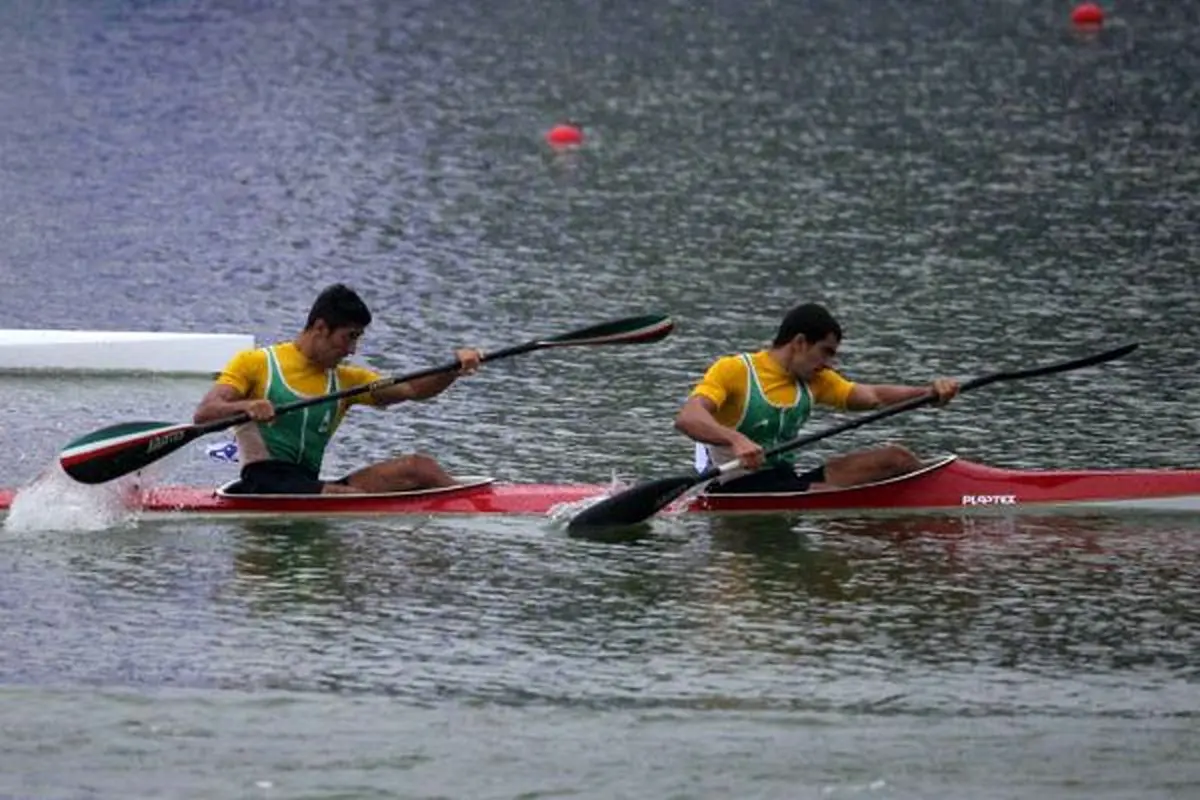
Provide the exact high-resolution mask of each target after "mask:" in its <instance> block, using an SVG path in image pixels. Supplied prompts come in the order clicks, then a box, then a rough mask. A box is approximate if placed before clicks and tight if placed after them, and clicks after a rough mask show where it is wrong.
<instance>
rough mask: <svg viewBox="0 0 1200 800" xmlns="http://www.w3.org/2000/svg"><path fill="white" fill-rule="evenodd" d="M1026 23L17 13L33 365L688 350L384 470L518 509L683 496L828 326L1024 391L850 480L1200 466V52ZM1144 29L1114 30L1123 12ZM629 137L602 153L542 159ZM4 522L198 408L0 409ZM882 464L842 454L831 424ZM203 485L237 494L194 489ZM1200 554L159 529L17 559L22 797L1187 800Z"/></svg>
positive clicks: (896, 526)
mask: <svg viewBox="0 0 1200 800" xmlns="http://www.w3.org/2000/svg"><path fill="white" fill-rule="evenodd" d="M1109 11H1110V20H1109V22H1108V24H1107V25H1106V26H1105V28H1104V29H1103V30H1102V31H1100V32H1098V33H1094V34H1082V33H1080V32H1077V31H1073V30H1072V29H1071V28H1070V27H1069V25H1068V24H1067V15H1068V12H1069V4H1068V5H1061V6H1060V5H1055V4H1050V5H1047V4H1038V3H1032V2H1027V1H1022V2H1005V3H997V4H991V5H980V4H978V3H961V2H948V3H947V2H942V3H936V4H935V3H926V2H917V3H903V4H901V3H889V4H871V5H869V6H862V7H860V6H853V7H852V6H846V5H845V4H836V3H822V2H799V3H792V4H783V3H772V2H752V3H734V2H723V0H718V1H717V2H711V3H704V4H698V5H697V4H692V5H686V4H682V3H581V2H568V3H558V4H544V3H533V2H522V0H499V1H498V2H492V3H486V4H485V3H474V4H470V3H466V2H462V0H446V1H444V2H439V3H420V2H406V3H394V2H382V1H380V2H358V3H343V2H326V3H308V2H294V3H287V4H284V3H278V2H274V3H272V2H250V3H217V2H208V3H200V2H140V3H132V2H104V3H82V2H75V1H73V0H61V1H60V2H51V3H45V4H42V3H33V2H29V1H28V0H23V1H22V0H18V1H17V2H12V3H9V4H8V5H7V7H6V9H5V13H4V14H3V15H0V20H3V21H2V22H0V220H3V231H4V235H3V240H2V241H3V247H2V248H0V282H2V287H3V288H2V291H0V327H77V328H115V329H160V330H204V331H209V330H219V331H247V332H250V333H253V334H255V335H256V336H257V337H258V338H259V339H261V340H270V339H275V338H285V337H289V336H291V335H292V334H293V333H294V331H295V329H296V328H297V326H298V325H299V324H300V322H301V321H302V319H301V318H302V316H303V314H304V313H305V311H306V310H307V307H308V305H309V303H310V302H311V300H312V297H313V295H314V293H315V292H316V290H317V289H319V288H320V287H321V286H323V285H324V284H326V283H328V282H331V281H334V280H346V281H348V282H351V283H353V284H354V285H356V286H357V287H358V288H359V289H360V290H361V291H362V292H363V294H364V295H365V296H366V297H367V299H368V301H369V302H370V303H371V305H372V307H373V309H374V310H375V313H376V322H375V324H374V325H372V327H371V330H370V331H369V333H368V336H367V338H366V340H365V341H364V343H363V355H364V357H365V358H366V359H367V360H369V361H371V362H372V363H374V364H376V365H378V366H380V367H382V368H385V369H388V370H396V371H400V370H406V369H415V368H419V367H421V366H425V365H428V364H430V363H434V362H436V363H440V362H441V361H443V360H445V357H446V355H447V353H448V351H449V350H450V349H451V348H453V347H454V346H457V345H460V344H478V345H481V346H484V347H487V348H496V347H502V346H505V345H508V344H512V343H515V342H519V341H523V340H525V339H527V338H529V337H531V336H534V335H544V334H554V333H559V332H563V331H566V330H570V329H573V328H576V327H579V326H581V325H583V324H587V323H590V322H593V321H599V320H602V319H606V318H609V317H616V316H624V315H627V314H632V313H639V312H641V311H646V310H656V309H661V310H665V311H669V312H670V313H672V314H673V315H674V316H675V317H676V319H677V321H678V323H679V328H678V330H677V332H676V334H675V335H674V336H673V337H671V338H670V339H668V340H667V341H666V342H663V343H661V344H658V345H653V346H646V347H639V348H626V349H594V350H586V351H560V352H551V353H538V354H533V355H528V356H522V357H520V358H519V359H513V360H511V361H507V362H501V363H496V364H494V365H490V366H489V367H488V368H486V369H485V370H484V371H483V373H482V374H480V375H478V376H476V377H475V378H472V379H471V380H470V381H469V382H465V381H464V383H463V384H462V385H460V386H458V387H455V389H453V390H452V391H451V392H450V393H448V394H447V395H446V396H444V397H443V398H441V399H439V400H438V401H436V402H434V403H430V404H423V405H421V406H418V407H415V408H406V409H405V408H402V409H398V410H397V411H396V412H394V413H385V414H374V415H372V414H370V413H369V412H364V413H363V414H362V415H360V416H355V417H353V418H352V419H351V421H350V422H349V423H348V424H347V426H346V428H345V429H344V431H343V433H342V434H341V437H340V439H339V441H338V442H337V444H336V446H335V448H334V450H333V451H332V452H331V453H330V459H329V466H330V469H331V471H336V470H340V469H344V468H348V467H350V466H354V465H358V464H360V463H362V462H363V461H366V460H369V459H372V458H379V457H382V456H384V455H386V454H388V453H390V452H393V451H394V450H396V449H400V450H407V449H412V448H415V447H419V448H422V449H426V450H429V451H431V452H434V453H435V454H436V455H437V456H438V457H439V458H440V459H442V460H443V461H444V462H445V463H446V464H448V465H449V466H450V467H452V468H453V469H456V470H459V471H462V472H481V471H486V472H490V473H492V474H494V475H497V476H498V477H501V478H505V479H512V480H545V481H556V480H589V481H601V482H603V481H606V480H608V479H609V478H610V477H611V476H612V475H613V474H614V473H616V474H617V475H619V476H620V477H623V478H625V479H631V478H635V477H647V476H653V475H661V474H671V473H673V472H677V471H680V470H681V469H685V468H686V464H687V461H688V457H689V452H688V448H687V446H686V443H685V442H683V441H682V440H681V439H680V438H679V437H678V436H677V435H676V434H674V433H673V432H672V431H671V427H670V418H671V415H672V414H673V412H674V409H675V408H676V407H677V405H678V403H679V401H680V400H681V399H682V398H683V397H684V396H685V395H686V392H687V390H688V388H689V387H690V384H691V382H692V381H693V380H694V379H695V378H696V377H697V376H698V375H699V374H700V372H701V371H702V370H703V369H704V367H705V366H706V365H707V363H708V361H709V360H710V359H711V358H712V357H713V356H715V355H717V354H719V353H723V352H727V351H729V350H732V349H735V348H746V347H751V346H754V345H755V344H756V343H758V342H761V341H763V340H764V339H767V338H769V337H770V335H771V334H772V333H773V328H774V326H775V324H776V323H777V320H778V317H779V316H780V315H781V313H782V312H783V310H785V309H786V308H787V307H788V306H789V305H791V304H792V303H794V302H796V301H798V300H802V299H819V300H822V301H824V302H826V303H828V304H829V305H830V306H831V307H832V308H833V309H834V310H835V311H836V313H837V314H838V315H839V317H840V318H841V319H842V322H843V324H844V327H845V328H846V330H847V339H846V342H845V345H844V348H843V352H844V355H843V366H844V368H845V371H846V372H847V373H849V374H850V375H851V376H852V377H856V378H859V379H862V380H871V381H897V382H899V381H925V380H927V379H929V378H930V377H933V376H934V375H937V374H952V375H971V374H978V373H980V372H985V371H990V370H992V369H996V368H999V367H1005V366H1010V365H1024V364H1027V363H1034V362H1040V361H1052V360H1057V359H1060V358H1064V357H1070V356H1075V355H1079V354H1083V353H1087V352H1091V351H1094V350H1100V349H1106V348H1107V347H1109V346H1112V345H1114V344H1118V343H1121V342H1124V341H1127V340H1139V341H1141V342H1142V347H1141V349H1140V350H1139V351H1138V352H1137V353H1136V354H1135V355H1134V356H1133V357H1131V358H1129V359H1128V360H1125V361H1122V362H1117V363H1113V364H1110V365H1106V366H1104V367H1102V368H1097V369H1092V370H1086V371H1081V372H1077V373H1071V374H1068V375H1062V376H1058V377H1055V378H1053V379H1048V380H1043V381H1037V382H1029V383H1025V384H1013V385H1006V386H1000V387H991V388H987V389H982V390H980V392H979V393H977V394H972V395H966V396H964V397H962V398H961V399H960V400H959V401H956V403H955V404H954V405H952V406H950V407H949V408H946V409H942V410H938V411H924V412H914V413H912V414H907V415H903V416H901V417H897V418H893V419H891V420H888V421H887V422H886V423H882V424H880V425H875V426H867V427H865V428H863V429H860V430H859V431H857V432H855V433H854V434H850V435H846V436H841V437H837V438H836V439H833V440H830V441H828V442H826V443H823V444H822V446H821V447H819V448H816V449H814V450H813V451H811V457H812V458H814V459H815V458H817V457H818V456H820V455H822V454H826V453H829V452H833V451H835V450H839V449H843V448H850V447H856V446H864V445H866V444H869V443H873V442H876V441H878V440H880V439H903V440H904V441H906V442H907V443H908V444H909V445H910V446H912V447H914V448H916V449H918V450H921V451H923V452H930V453H932V452H938V451H949V450H952V451H957V452H960V453H961V454H963V455H964V456H968V457H971V458H975V459H978V460H983V461H989V462H993V463H1001V464H1009V465H1017V466H1090V465H1106V466H1115V465H1150V466H1165V465H1183V464H1195V463H1196V462H1197V457H1196V447H1195V442H1196V440H1197V417H1196V413H1195V410H1194V409H1195V408H1196V405H1197V403H1198V402H1200V383H1198V381H1197V377H1196V367H1197V356H1196V353H1197V349H1198V346H1200V334H1198V333H1197V330H1198V329H1197V326H1196V324H1195V320H1196V318H1197V314H1198V313H1200V300H1198V299H1197V288H1198V283H1200V280H1198V278H1197V274H1198V271H1197V267H1196V263H1197V255H1198V252H1197V251H1198V249H1200V246H1198V245H1197V243H1196V242H1197V237H1196V227H1197V219H1198V218H1200V205H1198V201H1197V199H1196V198H1197V197H1200V194H1198V190H1200V159H1198V157H1197V155H1196V152H1197V151H1196V148H1195V143H1196V141H1197V136H1198V132H1200V117H1198V114H1200V111H1198V109H1200V98H1198V97H1197V92H1198V90H1197V88H1196V87H1197V85H1198V78H1200V62H1198V61H1197V56H1196V51H1195V48H1194V46H1193V42H1194V40H1195V38H1196V35H1197V34H1198V33H1200V20H1198V16H1200V15H1198V14H1197V12H1196V10H1195V9H1194V8H1192V7H1191V6H1188V5H1187V4H1167V3H1143V4H1139V5H1138V6H1137V7H1136V8H1134V7H1128V8H1125V7H1122V8H1119V9H1116V8H1109ZM1118 12H1119V13H1118ZM567 117H571V118H574V119H578V120H580V121H581V122H583V124H584V125H585V129H586V131H587V134H588V141H587V143H586V145H585V147H583V148H582V149H580V150H578V151H572V152H565V153H555V152H552V151H551V150H549V149H548V148H547V147H546V145H545V144H544V142H543V141H542V138H541V137H542V134H543V132H544V131H545V130H546V129H547V128H548V127H549V126H550V125H551V124H553V123H554V122H556V121H558V120H560V119H563V118H567ZM0 381H2V382H0V398H2V400H3V402H2V403H0V484H3V485H9V486H16V485H22V484H24V483H26V482H28V481H29V480H31V479H32V478H33V477H34V476H35V475H37V474H38V473H39V472H40V470H41V469H42V468H43V467H44V466H45V465H46V464H47V463H48V462H49V461H50V460H51V459H52V458H53V456H54V454H55V453H56V452H57V449H58V448H59V447H60V446H61V445H62V443H63V442H64V441H65V440H67V439H69V438H71V437H73V436H75V435H78V434H79V433H82V432H86V431H87V430H89V429H91V428H94V427H98V426H100V425H103V424H108V423H110V422H116V421H121V420H123V419H130V418H163V419H167V420H172V419H185V418H187V416H188V415H189V414H190V411H191V408H192V407H193V405H194V403H195V401H196V399H197V398H198V396H199V395H200V394H201V393H202V392H203V391H204V389H205V383H204V382H202V381H184V380H174V379H170V380H168V379H145V380H136V381H135V380H128V379H99V378H89V379H75V378H71V379H66V378H12V377H6V378H0ZM831 421H833V418H831V417H825V418H823V419H820V420H818V421H817V423H816V424H817V425H823V424H828V423H830V422H831ZM166 470H167V471H166V473H165V475H164V479H176V480H187V481H189V482H205V481H213V480H219V479H221V478H222V477H224V476H227V475H228V472H227V468H222V467H219V466H216V465H213V464H206V463H205V462H204V460H203V457H202V453H201V452H200V450H199V448H197V449H195V450H191V451H189V452H187V453H185V454H184V456H183V457H182V458H180V459H177V460H175V461H173V462H172V463H171V464H169V465H167V467H166ZM1198 534H1200V521H1197V520H1195V519H1194V518H1191V517H1178V516H1176V517H1170V516H1167V517H1127V516H1124V517H1122V516H1118V517H1039V518H1021V519H995V520H977V519H976V520H972V519H966V520H962V519H956V518H949V519H945V518H942V519H912V520H879V519H871V520H803V519H792V518H775V519H764V520H755V521H744V520H743V521H691V520H689V521H686V522H685V521H682V520H675V519H663V520H659V521H658V522H657V523H656V524H655V526H654V527H653V529H652V531H651V536H649V537H648V538H645V539H642V540H641V541H639V542H637V543H635V544H633V545H627V546H626V545H621V546H617V545H605V544H599V543H591V542H580V541H573V540H570V539H568V538H566V537H565V536H564V535H563V534H562V531H561V529H560V528H559V527H558V526H557V525H556V524H555V523H554V522H553V521H551V520H540V519H524V520H420V519H416V520H404V521H393V522H378V521H375V522H338V523H305V524H282V523H274V524H266V523H258V524H252V523H226V524H220V525H217V524H208V523H171V524H142V525H140V526H136V527H133V528H128V527H122V528H118V529H116V530H109V531H105V532H101V533H96V532H90V533H84V532H67V531H60V532H30V531H23V532H17V531H7V532H6V533H5V534H4V536H3V537H2V538H0V631H3V633H2V634H0V643H2V647H0V697H2V702H0V729H2V730H3V733H4V735H3V742H4V744H3V746H2V747H0V795H10V796H20V797H25V796H29V797H39V798H75V797H122V798H124V797H172V798H175V797H206V798H207V797H264V798H270V797H275V798H278V797H305V798H315V797H355V798H358V797H471V798H476V797H497V798H499V797H565V796H583V797H679V798H683V797H713V798H716V797H734V796H738V797H779V798H784V797H787V798H793V797H814V798H818V797H819V798H824V797H835V798H836V797H881V798H882V797H904V798H909V797H911V798H929V797H972V798H1024V797H1034V796H1036V797H1054V798H1074V797H1079V798H1084V797H1087V798H1093V797H1105V798H1110V797H1111V798H1118V797H1120V798H1124V797H1138V798H1151V797H1154V798H1158V797H1163V798H1168V797H1169V798H1175V797H1191V796H1194V795H1195V794H1196V792H1197V791H1198V790H1200V760H1198V759H1197V758H1196V755H1195V754H1196V753H1197V752H1200V732H1198V731H1200V729H1198V728H1197V725H1196V719H1197V714H1200V692H1198V691H1197V688H1196V687H1197V674H1196V667H1195V663H1196V653H1197V650H1198V649H1200V628H1198V626H1200V615H1198V614H1197V612H1196V607H1197V601H1198V599H1200V598H1198V597H1197V589H1196V586H1197V585H1198V583H1197V578H1198V568H1197V564H1198V563H1200V560H1198V555H1200V554H1198V553H1197V548H1198V546H1200V545H1198V544H1197V542H1200V535H1198Z"/></svg>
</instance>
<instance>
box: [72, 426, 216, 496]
mask: <svg viewBox="0 0 1200 800" xmlns="http://www.w3.org/2000/svg"><path fill="white" fill-rule="evenodd" d="M202 432H203V431H202V430H201V429H199V428H197V427H196V426H195V425H185V424H179V423H171V422H122V423H120V424H117V425H110V426H109V427H107V428H101V429H100V430H98V431H93V432H91V433H89V434H87V435H86V436H81V437H79V438H78V439H75V440H73V441H71V442H69V443H68V444H67V446H66V447H64V448H63V450H62V452H61V453H60V454H59V457H58V463H59V464H60V465H61V466H62V468H63V471H64V472H66V473H67V474H68V475H70V476H71V477H72V478H74V479H75V480H77V481H79V482H80V483H91V484H95V483H106V482H107V481H111V480H115V479H116V478H119V477H121V476H122V475H128V474H129V473H131V472H137V471H138V470H139V469H141V468H143V467H145V466H147V465H148V464H152V463H153V462H155V461H158V460H159V459H160V458H163V457H164V456H166V455H167V454H169V453H171V452H172V451H174V450H178V449H179V448H181V447H183V446H184V445H185V444H187V443H188V442H190V441H192V440H193V439H195V438H196V437H197V436H199V435H201V433H202Z"/></svg>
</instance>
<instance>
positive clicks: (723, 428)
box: [675, 303, 959, 493]
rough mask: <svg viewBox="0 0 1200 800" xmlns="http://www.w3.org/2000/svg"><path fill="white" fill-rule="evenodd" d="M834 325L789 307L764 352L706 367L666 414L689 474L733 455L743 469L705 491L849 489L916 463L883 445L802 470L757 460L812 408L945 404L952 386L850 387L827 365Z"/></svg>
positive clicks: (791, 433) (784, 461) (820, 314)
mask: <svg viewBox="0 0 1200 800" xmlns="http://www.w3.org/2000/svg"><path fill="white" fill-rule="evenodd" d="M841 341H842V327H841V325H840V324H839V323H838V321H837V320H836V319H835V318H834V317H833V315H832V314H831V313H830V312H829V311H828V309H826V308H825V307H824V306H822V305H819V304H817V303H803V304H800V305H797V306H795V307H794V308H792V309H790V310H789V311H788V312H787V314H786V315H785V316H784V318H783V320H782V322H781V323H780V325H779V328H778V332H777V333H776V335H775V338H774V340H773V341H772V342H771V344H770V346H769V347H767V348H765V349H762V350H758V351H756V352H744V353H738V354H734V355H726V356H722V357H720V358H718V359H717V360H716V361H714V362H713V363H712V364H711V365H710V366H709V368H708V370H707V371H706V372H705V373H704V377H703V378H702V379H701V380H700V382H699V383H697V384H696V385H695V387H694V388H693V389H692V391H691V393H690V394H689V396H688V399H687V400H686V401H685V402H684V404H683V407H682V408H681V409H680V410H679V413H678V415H677V416H676V418H675V428H676V429H677V430H679V431H680V432H682V433H684V434H685V435H687V436H688V437H690V438H691V439H693V440H694V441H695V442H696V469H697V470H698V471H703V470H705V469H707V468H708V467H709V466H711V465H714V464H721V463H728V462H732V461H734V460H735V459H736V460H737V461H739V462H740V463H741V465H742V467H743V468H744V469H743V470H738V471H734V472H732V473H730V474H729V475H728V476H727V477H723V478H722V479H718V480H717V481H713V482H712V483H710V484H709V486H708V489H707V491H709V492H739V493H740V492H753V493H758V492H804V491H808V490H810V489H820V488H828V487H844V486H853V485H857V484H860V483H870V482H872V481H880V480H885V479H887V478H891V477H895V476H897V475H902V474H904V473H906V472H911V471H912V470H914V469H916V468H917V467H919V466H920V463H921V462H920V459H918V458H917V456H916V455H914V454H913V453H912V452H911V451H910V450H908V449H907V448H905V447H903V446H901V445H898V444H888V445H884V446H881V447H877V448H872V449H869V450H862V451H858V452H853V453H847V454H844V455H839V456H834V457H832V458H829V459H828V460H826V461H825V462H824V463H823V464H820V465H818V466H816V467H815V468H812V469H809V470H807V471H804V472H799V471H798V470H797V468H796V463H795V461H796V451H795V450H791V451H788V452H785V453H780V454H778V455H776V456H775V457H774V458H772V459H770V463H764V457H763V451H764V450H767V449H770V448H771V447H773V446H775V445H778V444H781V443H783V442H786V441H788V440H789V439H794V438H796V436H797V432H798V431H799V429H800V428H801V427H802V426H803V425H804V424H805V423H806V422H807V421H808V419H809V416H810V414H811V413H812V411H813V407H814V406H817V405H823V406H828V407H831V408H834V409H837V410H842V411H845V410H849V411H865V410H868V409H874V408H880V407H881V406H887V405H892V404H893V403H899V402H903V401H905V400H909V399H911V398H914V397H920V396H922V395H924V394H927V393H928V392H929V391H930V390H932V391H933V392H934V393H935V394H936V396H937V401H938V402H939V403H941V404H945V403H947V402H949V401H950V400H951V398H953V397H954V396H955V395H956V394H957V393H958V388H959V384H958V382H957V381H956V380H953V379H951V378H938V379H936V380H934V381H933V382H932V383H930V384H926V385H923V386H898V385H891V384H868V383H858V382H855V381H851V380H849V379H847V378H845V377H844V376H842V375H841V374H839V373H838V372H837V371H836V370H834V368H833V364H834V360H835V358H836V356H837V351H838V347H839V345H840V344H841Z"/></svg>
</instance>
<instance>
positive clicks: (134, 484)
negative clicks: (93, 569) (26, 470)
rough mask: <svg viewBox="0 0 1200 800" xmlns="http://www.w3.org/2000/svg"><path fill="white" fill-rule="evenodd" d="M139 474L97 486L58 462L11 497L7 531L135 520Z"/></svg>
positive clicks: (99, 526)
mask: <svg viewBox="0 0 1200 800" xmlns="http://www.w3.org/2000/svg"><path fill="white" fill-rule="evenodd" d="M141 492H142V486H141V478H140V476H139V475H137V474H134V475H131V476H128V477H125V478H122V479H120V480H116V481H112V482H110V483H104V484H100V485H97V486H88V485H85V484H82V483H79V482H77V481H75V480H72V479H71V477H70V476H68V475H67V474H66V473H65V472H63V471H62V468H61V467H59V465H58V464H57V462H56V463H55V464H54V465H53V466H51V467H48V468H47V469H46V470H44V471H43V472H42V474H41V475H39V476H38V477H37V478H35V479H34V480H33V481H32V482H30V483H29V484H28V485H26V486H23V487H22V488H21V489H20V490H19V491H18V492H17V494H16V496H14V497H13V501H12V505H11V506H10V507H9V510H8V516H7V517H6V518H5V519H4V530H5V532H6V533H10V534H11V533H22V534H27V533H39V532H47V531H101V530H107V529H109V528H115V527H122V526H126V525H131V524H133V523H134V522H136V517H137V510H138V506H139V502H138V501H139V498H140V497H141Z"/></svg>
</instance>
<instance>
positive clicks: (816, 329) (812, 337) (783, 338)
mask: <svg viewBox="0 0 1200 800" xmlns="http://www.w3.org/2000/svg"><path fill="white" fill-rule="evenodd" d="M831 333H832V334H833V335H834V336H836V337H837V340H838V341H839V342H840V341H841V340H842V326H841V325H839V324H838V321H837V320H836V319H834V318H833V314H830V313H829V310H828V309H827V308H825V306H823V305H820V304H818V303H803V304H801V305H798V306H796V307H795V308H793V309H792V310H790V311H788V312H787V315H786V316H785V317H784V318H783V322H781V323H780V324H779V332H778V333H776V334H775V341H774V342H772V343H771V346H772V347H783V346H784V345H785V344H787V343H788V342H790V341H791V340H792V339H795V338H796V336H798V335H799V336H803V337H804V341H806V342H808V343H809V344H816V343H817V342H819V341H821V340H822V339H824V338H825V337H826V336H828V335H829V334H831Z"/></svg>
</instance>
